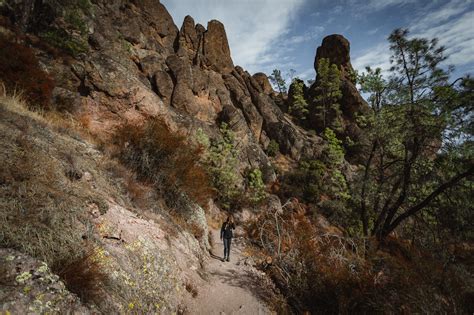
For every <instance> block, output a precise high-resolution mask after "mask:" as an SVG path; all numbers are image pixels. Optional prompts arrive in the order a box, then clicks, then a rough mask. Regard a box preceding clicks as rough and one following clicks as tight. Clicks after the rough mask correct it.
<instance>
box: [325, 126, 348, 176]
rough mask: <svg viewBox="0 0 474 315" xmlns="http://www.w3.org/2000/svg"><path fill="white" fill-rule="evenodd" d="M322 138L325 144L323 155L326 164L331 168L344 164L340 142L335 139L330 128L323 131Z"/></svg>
mask: <svg viewBox="0 0 474 315" xmlns="http://www.w3.org/2000/svg"><path fill="white" fill-rule="evenodd" d="M323 137H324V139H325V140H326V142H327V145H326V149H325V150H324V155H325V158H326V161H325V162H326V163H327V164H328V165H329V166H331V167H338V166H340V165H341V164H342V163H343V162H344V154H345V153H344V148H343V147H342V141H341V140H339V139H338V138H337V137H336V134H335V133H334V131H333V130H332V129H330V128H326V129H324V133H323Z"/></svg>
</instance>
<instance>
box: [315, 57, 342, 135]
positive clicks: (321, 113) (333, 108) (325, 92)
mask: <svg viewBox="0 0 474 315" xmlns="http://www.w3.org/2000/svg"><path fill="white" fill-rule="evenodd" d="M317 68H318V77H317V80H316V97H315V99H314V102H315V111H314V115H315V117H316V119H317V121H320V122H321V123H322V126H321V127H322V128H320V129H322V130H324V129H326V128H331V129H333V130H339V129H340V128H341V123H340V121H339V118H340V115H341V110H340V109H339V103H338V102H339V99H340V98H341V97H342V93H341V89H340V85H341V73H340V71H339V69H338V68H337V65H335V64H330V62H329V60H328V59H326V58H322V59H320V60H319V62H318V67H317Z"/></svg>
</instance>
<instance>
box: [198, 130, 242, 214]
mask: <svg viewBox="0 0 474 315" xmlns="http://www.w3.org/2000/svg"><path fill="white" fill-rule="evenodd" d="M220 132H221V135H222V138H221V139H216V140H212V141H209V138H208V137H207V136H206V135H205V134H204V133H203V132H202V130H201V131H198V134H197V135H196V138H197V141H198V142H199V143H200V144H201V145H202V146H203V148H204V150H205V154H204V158H203V160H204V163H205V164H206V167H207V169H208V172H209V174H211V178H212V184H213V186H214V188H215V189H216V191H217V194H218V201H219V202H220V204H221V205H222V206H223V207H224V208H227V209H228V208H230V207H231V205H232V204H233V203H234V202H235V201H236V200H237V199H238V198H239V197H241V196H242V195H243V193H244V192H243V190H242V178H241V176H240V174H239V160H238V150H237V148H236V146H235V136H234V133H233V132H232V130H230V129H229V127H228V125H227V124H226V123H222V124H221V126H220Z"/></svg>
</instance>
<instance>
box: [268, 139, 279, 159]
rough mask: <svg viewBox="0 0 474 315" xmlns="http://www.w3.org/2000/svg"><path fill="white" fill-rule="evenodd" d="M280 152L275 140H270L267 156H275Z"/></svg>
mask: <svg viewBox="0 0 474 315" xmlns="http://www.w3.org/2000/svg"><path fill="white" fill-rule="evenodd" d="M279 152H280V145H279V144H278V142H276V141H275V140H273V139H272V140H270V143H269V144H268V146H267V155H268V156H276V155H277V154H278V153H279Z"/></svg>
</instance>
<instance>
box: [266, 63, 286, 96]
mask: <svg viewBox="0 0 474 315" xmlns="http://www.w3.org/2000/svg"><path fill="white" fill-rule="evenodd" d="M268 78H269V79H270V81H271V82H272V83H273V85H276V87H277V88H278V91H279V92H280V94H282V93H286V82H285V79H283V77H282V76H281V71H280V70H278V69H273V72H272V75H271V76H269V77H268Z"/></svg>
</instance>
